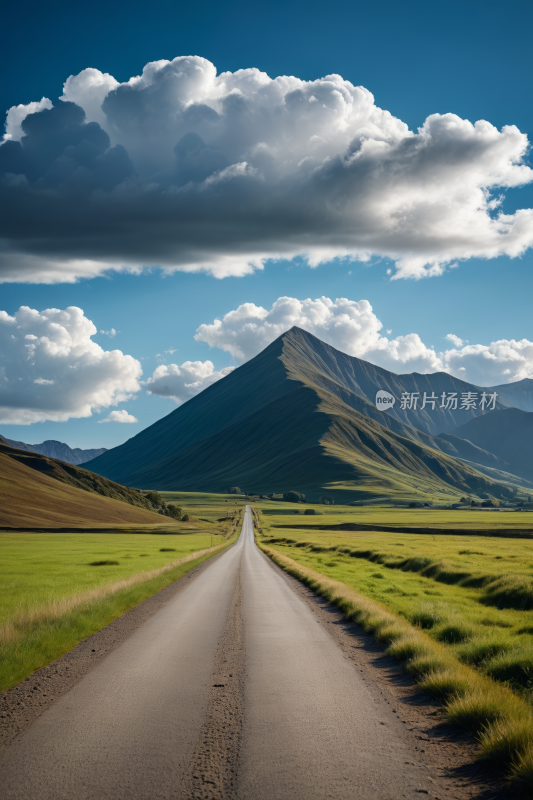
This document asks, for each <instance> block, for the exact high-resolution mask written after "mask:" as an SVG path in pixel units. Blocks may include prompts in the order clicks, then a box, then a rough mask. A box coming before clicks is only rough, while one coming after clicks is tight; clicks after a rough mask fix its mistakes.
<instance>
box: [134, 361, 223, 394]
mask: <svg viewBox="0 0 533 800" xmlns="http://www.w3.org/2000/svg"><path fill="white" fill-rule="evenodd" d="M233 369H234V367H225V368H224V369H222V370H220V371H219V372H217V371H215V368H214V366H213V363H212V362H211V361H185V362H184V363H183V364H181V365H179V366H178V364H161V365H160V366H159V367H157V368H156V369H155V370H154V374H153V375H152V377H151V378H148V380H147V381H146V387H147V390H148V392H149V394H157V395H159V396H160V397H170V398H171V399H172V400H174V401H175V402H176V403H184V402H185V401H186V400H189V399H190V398H191V397H194V395H196V394H198V393H199V392H201V391H203V390H204V389H207V387H208V386H211V384H212V383H215V382H216V381H218V380H220V378H223V377H224V376H225V375H228V374H229V373H230V372H231V371H232V370H233Z"/></svg>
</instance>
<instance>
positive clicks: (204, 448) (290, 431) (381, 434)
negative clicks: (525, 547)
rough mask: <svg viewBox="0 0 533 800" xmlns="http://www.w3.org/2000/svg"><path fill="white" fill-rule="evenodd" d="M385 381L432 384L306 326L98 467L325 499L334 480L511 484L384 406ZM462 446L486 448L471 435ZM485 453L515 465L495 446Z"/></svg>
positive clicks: (495, 488) (143, 480) (157, 482)
mask: <svg viewBox="0 0 533 800" xmlns="http://www.w3.org/2000/svg"><path fill="white" fill-rule="evenodd" d="M361 375H363V377H361ZM443 375H445V374H443ZM445 378H446V380H445V381H444V378H442V377H440V378H439V382H440V383H439V385H440V386H443V387H446V389H450V390H454V391H456V392H460V391H462V390H463V389H464V391H472V390H473V389H477V387H473V386H472V384H466V383H465V382H464V381H457V380H456V379H453V378H451V377H450V376H448V375H445ZM384 380H387V381H388V383H386V385H387V386H389V387H391V388H394V389H395V390H396V391H404V390H405V391H407V390H408V389H409V388H413V387H414V389H416V390H417V391H419V390H420V388H421V387H424V386H425V387H426V388H425V389H423V391H428V390H429V388H430V384H429V383H428V381H427V376H421V375H415V376H414V378H413V376H394V374H393V373H388V372H387V371H386V370H383V369H382V368H379V367H374V366H373V365H371V364H369V363H368V362H364V361H362V360H360V359H355V358H353V357H350V356H347V355H346V354H344V353H341V352H340V351H337V350H335V348H332V347H331V346H330V345H326V344H325V343H323V342H320V340H318V339H317V338H316V337H314V336H312V334H309V333H307V332H306V331H303V330H302V329H300V328H296V327H295V328H292V329H291V330H290V331H288V332H286V333H285V334H283V335H282V336H280V337H278V339H276V340H275V341H274V342H272V343H271V344H270V345H269V346H268V347H267V348H265V350H263V351H262V352H261V353H259V354H258V355H257V356H255V358H253V359H251V360H250V361H248V362H247V363H246V364H244V365H243V366H241V367H239V368H238V369H236V370H234V371H233V372H231V373H230V374H229V375H227V376H226V377H225V378H223V379H221V380H220V381H217V382H216V383H215V384H213V385H212V386H210V387H208V388H207V389H206V390H205V391H204V392H201V393H200V394H199V395H197V396H196V397H194V398H192V399H191V400H189V401H187V402H186V403H184V404H183V405H182V406H179V407H178V408H177V409H175V410H174V411H172V412H171V413H170V414H169V415H167V416H166V417H164V418H162V419H161V420H159V421H158V422H156V423H154V425H152V426H150V427H149V428H147V429H145V430H144V431H142V432H141V433H139V434H137V435H136V436H134V437H133V438H132V439H130V440H128V442H126V443H125V444H124V445H121V446H119V447H117V448H114V449H113V450H110V451H108V452H106V453H104V454H103V455H101V456H99V457H98V458H96V459H95V460H93V461H91V462H89V463H88V464H87V468H88V469H91V470H94V471H95V472H99V473H100V474H102V475H105V476H106V477H109V478H111V479H113V480H116V481H118V482H120V483H125V484H130V485H136V486H142V487H143V488H160V489H167V490H183V491H186V490H192V489H195V490H196V491H226V490H227V488H228V486H230V485H239V486H241V485H243V484H244V485H245V487H247V488H250V489H251V488H253V489H254V490H257V491H261V493H267V492H278V491H280V490H281V491H287V490H288V489H295V490H298V491H305V492H306V493H307V494H308V495H310V496H319V495H320V494H321V493H323V492H324V491H325V490H326V489H328V488H329V489H330V490H331V491H340V492H342V493H343V495H344V496H346V495H345V493H346V491H353V492H358V491H361V490H362V487H364V486H365V485H368V486H369V485H370V484H372V483H374V484H375V485H376V486H380V487H381V489H382V490H383V491H384V492H387V491H388V492H396V491H403V490H402V489H398V487H405V486H409V487H410V489H409V491H411V492H412V493H415V492H416V490H415V488H414V487H415V485H416V484H417V483H420V484H421V485H423V486H425V487H426V488H425V489H423V491H426V490H427V492H439V491H440V492H445V491H446V492H448V493H450V492H452V491H460V492H463V493H464V492H480V491H483V492H488V493H492V494H494V495H495V496H496V495H500V496H501V495H502V492H505V489H504V488H503V487H502V486H501V485H500V484H498V483H497V482H494V481H491V480H490V479H488V478H487V477H486V476H484V475H482V473H480V472H477V471H476V470H475V468H474V467H473V466H471V465H469V464H465V463H464V461H462V460H460V459H459V458H456V457H454V456H451V455H449V453H447V452H445V451H446V449H448V450H450V449H451V448H452V447H454V445H453V443H450V442H449V441H447V440H442V441H441V442H440V446H438V447H437V446H436V445H435V441H436V439H435V437H434V436H433V435H432V434H431V433H429V432H427V431H424V430H417V429H416V428H414V427H413V423H412V421H410V419H411V418H410V417H409V415H408V413H407V411H405V412H403V411H402V413H400V414H397V415H396V417H394V416H392V415H391V414H390V412H381V411H379V410H378V409H377V408H376V407H375V406H374V405H373V404H372V403H371V402H370V400H369V398H368V396H367V395H365V394H364V391H363V388H365V389H366V391H367V393H368V392H370V393H373V392H374V389H376V387H378V386H379V383H378V381H379V382H383V381H384ZM365 381H366V385H365ZM362 385H363V386H362ZM465 387H467V388H465ZM379 388H381V386H379ZM414 389H413V390H414ZM446 389H445V388H443V391H445V390H446ZM376 390H377V389H376ZM361 410H363V411H366V412H367V413H366V414H365V413H361ZM400 411H401V410H400ZM437 416H439V418H440V419H443V420H444V424H445V425H448V426H450V425H451V422H450V420H455V416H456V417H457V421H462V420H463V419H465V418H466V419H467V420H469V419H472V418H473V417H475V416H476V414H475V413H474V412H473V411H464V412H463V411H459V410H458V411H457V412H456V415H454V413H453V412H452V411H446V412H443V413H439V411H438V410H437ZM398 417H399V418H398ZM428 418H429V413H428V411H424V412H423V414H422V416H419V417H415V419H421V420H422V423H423V425H426V427H431V428H433V429H434V428H436V427H437V423H436V422H434V421H433V420H430V422H431V425H429V423H428ZM378 420H379V421H378ZM455 427H457V426H456V425H454V428H455ZM458 441H459V442H461V440H458ZM459 447H460V448H462V449H463V450H466V451H468V453H469V454H471V453H472V452H475V451H476V448H475V446H474V445H471V444H467V443H465V442H462V443H461V444H460V445H459ZM455 449H457V447H455ZM477 449H478V450H479V448H477ZM485 458H486V460H487V461H488V462H489V464H492V465H493V466H494V467H498V466H503V462H501V461H500V460H499V459H497V458H496V457H495V456H493V455H492V454H490V453H487V454H486V456H485ZM341 487H343V488H341Z"/></svg>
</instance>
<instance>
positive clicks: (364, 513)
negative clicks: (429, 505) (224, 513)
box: [254, 501, 533, 534]
mask: <svg viewBox="0 0 533 800" xmlns="http://www.w3.org/2000/svg"><path fill="white" fill-rule="evenodd" d="M254 505H256V506H257V508H260V509H261V510H262V511H263V512H264V514H265V518H268V519H270V518H271V515H272V516H274V515H275V517H276V519H275V521H273V522H272V524H274V525H290V524H295V525H306V526H309V527H312V526H315V525H339V524H341V523H343V522H354V523H356V524H357V525H381V526H383V527H384V528H385V527H387V526H391V527H395V528H398V527H406V528H411V527H412V528H421V529H422V528H464V529H468V528H474V529H479V530H481V529H486V530H488V529H504V528H508V529H512V528H518V529H521V530H523V529H530V530H531V532H532V534H533V513H532V512H528V511H498V510H485V509H481V508H476V509H473V510H469V509H457V510H453V511H450V510H448V509H441V508H435V509H425V508H415V509H411V508H391V507H390V506H374V505H368V506H343V505H336V506H324V505H313V504H311V503H309V504H308V503H306V504H294V503H282V502H276V501H265V502H263V501H260V502H258V503H254ZM306 509H313V510H314V511H315V515H314V516H307V515H305V514H304V512H305V510H306ZM284 511H285V512H286V513H287V519H282V517H283V512H284ZM295 515H297V519H295Z"/></svg>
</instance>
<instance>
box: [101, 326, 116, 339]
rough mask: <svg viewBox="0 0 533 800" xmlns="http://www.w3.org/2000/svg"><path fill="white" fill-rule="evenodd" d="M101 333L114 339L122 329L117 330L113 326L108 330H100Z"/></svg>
mask: <svg viewBox="0 0 533 800" xmlns="http://www.w3.org/2000/svg"><path fill="white" fill-rule="evenodd" d="M100 333H101V334H103V335H104V336H109V338H110V339H114V338H115V336H116V335H117V333H120V331H116V330H115V329H114V328H111V329H110V330H108V331H100Z"/></svg>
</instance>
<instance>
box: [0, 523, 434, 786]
mask: <svg viewBox="0 0 533 800" xmlns="http://www.w3.org/2000/svg"><path fill="white" fill-rule="evenodd" d="M414 741H415V740H414V739H413V737H412V736H410V735H409V733H408V731H407V730H406V727H405V725H403V724H402V722H401V721H400V719H399V718H398V716H397V715H396V714H395V713H394V711H393V709H391V707H390V704H388V702H386V701H385V699H384V698H383V696H382V695H381V694H380V692H379V690H378V689H377V688H376V687H375V686H373V685H372V684H371V683H369V682H368V681H365V680H364V677H363V676H362V674H361V673H360V672H359V671H358V670H356V669H355V668H354V665H353V662H352V661H351V660H350V659H349V658H347V657H346V655H345V654H344V653H343V651H342V649H341V648H340V647H339V646H338V644H337V643H336V642H335V639H334V638H333V637H332V636H331V635H330V634H329V632H328V629H327V627H326V626H325V625H323V624H321V622H320V621H319V620H318V619H317V617H316V616H315V615H314V614H313V613H312V612H311V610H310V609H309V607H308V605H307V604H306V603H305V602H304V600H303V599H302V597H301V596H300V594H299V593H298V592H296V591H295V590H294V589H293V588H292V587H291V585H290V583H289V582H288V581H287V580H286V579H285V578H284V576H283V575H282V574H280V572H279V570H278V569H277V568H275V567H274V566H273V565H272V564H271V563H270V562H269V561H268V559H267V558H266V557H265V556H264V555H263V554H262V553H261V552H260V551H259V549H258V548H257V547H256V545H255V543H254V539H253V528H252V516H251V512H250V510H249V509H247V511H246V515H245V521H244V525H243V529H242V533H241V536H240V538H239V540H238V542H237V543H236V544H235V545H234V546H233V547H232V548H230V549H229V550H228V551H226V552H225V553H224V554H223V555H222V556H221V557H220V558H218V560H216V561H215V562H213V563H211V564H210V565H209V566H208V567H207V568H206V569H204V571H203V572H201V573H200V574H199V575H198V576H197V577H196V578H194V580H192V581H190V583H189V584H188V585H187V586H186V588H185V589H184V590H183V591H182V592H181V593H180V594H178V595H176V596H175V597H174V598H173V599H171V600H170V601H169V602H168V604H167V605H166V606H164V607H163V608H161V609H160V610H159V611H158V612H157V613H156V614H155V615H154V616H153V617H152V618H151V619H150V620H148V621H147V622H145V624H143V625H142V626H141V627H140V628H139V629H138V630H137V631H135V632H134V633H133V634H132V635H131V636H130V637H129V638H128V639H127V640H126V641H125V642H124V643H123V644H121V645H120V646H119V647H118V648H117V649H115V650H114V651H113V652H111V653H109V655H107V656H106V657H105V658H104V659H103V660H102V661H101V662H100V663H99V664H98V665H97V666H95V667H94V668H93V669H92V670H91V671H90V672H89V673H88V674H87V675H86V676H85V677H84V678H83V679H82V680H81V681H80V682H79V683H77V684H76V685H75V686H74V687H73V688H72V689H71V690H70V691H69V692H68V693H67V694H65V695H64V696H63V697H61V698H60V699H59V700H58V701H57V702H56V703H55V704H54V705H52V706H51V707H50V708H49V709H48V710H47V711H45V713H44V714H43V715H42V716H41V717H40V718H39V719H37V720H36V722H35V723H34V724H33V725H32V726H31V727H30V728H29V729H28V730H27V731H25V732H24V733H23V734H22V735H20V736H19V737H17V738H16V739H15V740H14V741H13V742H12V744H11V745H10V746H9V747H7V748H5V749H4V751H3V753H2V754H1V755H0V774H1V776H2V777H1V781H2V790H1V797H2V798H5V800H14V798H20V799H21V800H37V799H38V800H74V799H75V800H108V799H109V800H122V798H124V800H126V799H127V800H158V799H159V798H161V799H166V798H205V799H206V800H208V799H209V800H211V799H217V800H218V798H221V799H223V798H235V800H289V799H290V800H303V798H305V800H325V798H335V800H348V798H350V800H354V798H361V800H397V798H403V797H407V798H416V797H420V796H425V797H433V798H435V797H438V796H439V795H438V790H437V788H436V786H435V785H434V783H432V782H430V781H429V779H428V773H427V769H426V767H425V765H424V764H423V763H422V760H421V756H420V752H419V751H418V750H417V748H416V747H415V744H414ZM441 796H444V795H441Z"/></svg>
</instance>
